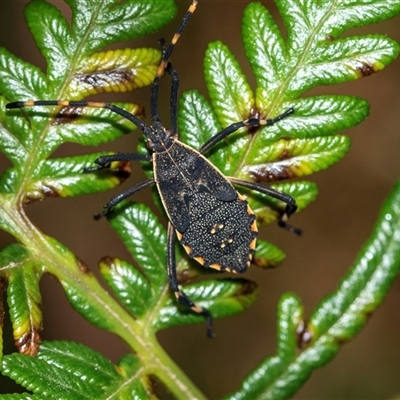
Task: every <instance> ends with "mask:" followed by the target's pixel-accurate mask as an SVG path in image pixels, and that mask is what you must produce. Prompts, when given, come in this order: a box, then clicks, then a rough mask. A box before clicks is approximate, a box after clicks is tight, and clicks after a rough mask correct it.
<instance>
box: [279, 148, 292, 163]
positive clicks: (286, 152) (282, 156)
mask: <svg viewBox="0 0 400 400" xmlns="http://www.w3.org/2000/svg"><path fill="white" fill-rule="evenodd" d="M288 158H290V152H289V150H287V149H284V150H282V152H281V154H279V160H281V161H283V160H287V159H288Z"/></svg>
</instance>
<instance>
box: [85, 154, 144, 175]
mask: <svg viewBox="0 0 400 400" xmlns="http://www.w3.org/2000/svg"><path fill="white" fill-rule="evenodd" d="M114 161H151V156H150V155H147V154H136V153H116V154H109V155H105V156H100V157H98V158H96V159H95V160H94V161H93V162H94V163H96V164H97V165H96V166H95V167H87V168H84V169H83V172H93V171H98V170H100V169H104V168H110V165H111V163H112V162H114Z"/></svg>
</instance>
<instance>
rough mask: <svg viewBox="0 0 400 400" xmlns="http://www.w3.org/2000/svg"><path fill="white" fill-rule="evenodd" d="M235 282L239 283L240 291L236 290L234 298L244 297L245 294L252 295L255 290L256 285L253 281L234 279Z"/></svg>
mask: <svg viewBox="0 0 400 400" xmlns="http://www.w3.org/2000/svg"><path fill="white" fill-rule="evenodd" d="M236 281H237V282H240V283H241V285H240V290H238V291H237V292H236V294H235V297H239V296H246V295H247V294H251V293H253V292H254V291H255V290H256V289H257V284H256V283H255V282H253V281H249V280H247V279H236Z"/></svg>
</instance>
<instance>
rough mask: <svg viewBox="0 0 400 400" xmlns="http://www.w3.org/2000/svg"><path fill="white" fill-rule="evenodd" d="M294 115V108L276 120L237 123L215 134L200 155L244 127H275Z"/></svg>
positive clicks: (253, 119)
mask: <svg viewBox="0 0 400 400" xmlns="http://www.w3.org/2000/svg"><path fill="white" fill-rule="evenodd" d="M293 113H294V108H293V107H290V108H288V109H287V110H286V111H284V112H283V113H282V114H279V115H278V116H277V117H275V118H271V119H257V118H250V119H246V120H245V121H240V122H235V123H233V124H231V125H229V126H228V127H226V128H225V129H223V130H222V131H221V132H218V133H217V134H215V135H214V136H213V137H212V138H211V139H210V140H208V141H207V142H206V143H204V144H203V146H201V148H200V150H199V151H200V153H202V154H204V153H205V152H207V150H209V149H210V148H211V147H213V146H214V145H215V144H217V143H218V142H220V141H221V140H222V139H223V138H225V137H227V136H228V135H230V134H231V133H234V132H236V131H237V130H238V129H240V128H243V127H244V126H247V127H250V128H252V127H257V126H263V125H266V126H269V125H273V124H276V123H277V122H278V121H281V120H282V119H284V118H286V117H288V116H289V115H290V114H293Z"/></svg>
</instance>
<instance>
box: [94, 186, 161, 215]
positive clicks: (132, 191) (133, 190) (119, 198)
mask: <svg viewBox="0 0 400 400" xmlns="http://www.w3.org/2000/svg"><path fill="white" fill-rule="evenodd" d="M152 183H154V179H147V180H145V181H143V182H140V183H137V184H136V185H134V186H132V187H130V188H129V189H127V190H125V191H124V192H122V193H120V194H118V195H117V196H115V197H113V198H112V199H111V200H110V201H109V202H108V203H107V204H106V205H105V206H104V210H103V211H102V212H101V213H98V214H95V215H94V219H100V218H102V217H104V216H106V215H107V214H108V213H110V211H111V210H112V208H113V207H115V206H116V205H117V204H118V203H120V202H121V201H122V200H125V199H126V198H127V197H129V196H132V195H133V194H135V193H136V192H138V191H139V190H142V189H144V188H145V187H147V186H150V185H151V184H152Z"/></svg>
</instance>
